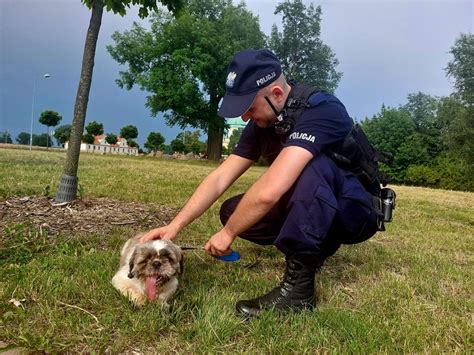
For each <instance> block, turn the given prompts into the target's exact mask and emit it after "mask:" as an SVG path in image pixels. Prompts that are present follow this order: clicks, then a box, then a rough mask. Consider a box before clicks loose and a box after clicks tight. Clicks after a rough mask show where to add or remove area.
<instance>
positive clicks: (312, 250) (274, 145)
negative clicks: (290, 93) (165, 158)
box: [220, 92, 377, 260]
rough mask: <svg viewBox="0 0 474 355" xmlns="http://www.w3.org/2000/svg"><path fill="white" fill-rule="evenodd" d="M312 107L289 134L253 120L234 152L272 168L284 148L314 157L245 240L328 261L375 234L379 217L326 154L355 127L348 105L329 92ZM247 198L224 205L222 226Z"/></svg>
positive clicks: (361, 189)
mask: <svg viewBox="0 0 474 355" xmlns="http://www.w3.org/2000/svg"><path fill="white" fill-rule="evenodd" d="M308 103H309V107H308V108H307V109H305V111H304V112H303V113H302V115H301V116H300V117H299V118H298V119H297V121H296V123H295V125H294V127H293V129H292V130H291V131H290V132H288V133H287V134H286V135H280V134H277V133H276V131H275V127H268V128H261V127H258V126H256V125H255V124H254V123H253V121H250V122H249V124H248V125H247V126H246V128H245V129H244V131H243V133H242V136H241V138H240V140H239V142H238V144H237V146H236V147H235V149H234V151H233V154H236V155H238V156H241V157H243V158H247V159H251V160H254V161H258V160H259V159H260V158H263V159H264V160H265V161H266V162H267V163H269V164H271V163H272V162H273V160H274V159H275V158H276V157H277V155H278V154H279V153H280V151H281V150H282V149H283V148H284V147H289V146H298V147H301V148H304V149H306V150H308V151H309V152H311V153H312V154H313V156H314V158H313V159H312V160H311V161H310V162H309V163H308V165H307V166H306V167H305V169H304V170H303V172H302V174H301V175H300V176H299V178H298V179H297V181H296V182H295V184H294V185H293V186H292V188H291V189H290V190H289V191H288V192H287V193H286V194H285V195H284V196H283V197H282V198H281V199H280V201H279V202H278V204H276V205H275V206H274V207H273V208H272V209H271V210H270V211H269V212H268V213H267V215H265V216H264V217H263V218H262V219H261V220H260V221H259V222H258V223H256V224H255V225H254V226H253V227H251V228H250V229H248V230H247V231H245V232H244V233H242V234H241V235H240V237H241V238H244V239H247V240H249V241H252V242H254V243H257V244H261V245H269V244H274V245H275V246H276V247H277V248H278V249H279V250H281V251H282V252H283V253H284V254H285V255H286V256H287V257H288V256H291V255H294V254H305V253H308V254H313V255H318V256H319V257H320V259H321V260H324V259H326V258H327V257H328V256H330V255H332V254H334V253H335V252H336V250H337V249H338V248H339V246H340V245H341V244H342V243H347V244H352V243H357V242H360V241H362V240H365V239H367V238H369V237H371V236H372V235H373V234H375V232H376V231H377V216H376V213H375V211H374V209H373V207H372V199H371V197H370V195H369V194H368V193H367V192H366V190H365V189H364V187H363V186H362V185H361V183H360V182H359V180H358V179H357V178H356V177H355V176H354V175H353V174H352V173H350V172H348V171H345V170H343V169H341V168H339V167H338V166H337V165H336V164H335V163H334V161H333V160H331V159H330V158H329V157H328V156H327V155H326V154H325V153H324V152H325V151H326V150H327V149H330V148H331V147H332V146H334V145H337V144H339V143H341V142H342V140H343V139H344V137H346V135H347V134H348V133H349V132H350V130H351V128H352V125H353V122H352V119H351V118H350V117H349V115H348V113H347V111H346V109H345V107H344V105H343V104H342V103H341V102H340V101H339V100H338V99H337V98H336V97H335V96H333V95H331V94H328V93H325V92H316V93H314V94H313V95H312V96H311V97H310V98H309V99H308ZM242 196H243V195H238V196H235V197H232V198H230V199H229V200H227V201H225V202H224V203H223V205H222V207H221V210H220V217H221V221H222V223H223V224H225V223H226V222H227V220H228V219H229V217H230V215H231V214H232V213H233V211H234V210H235V208H236V207H237V204H238V203H239V201H240V199H241V198H242Z"/></svg>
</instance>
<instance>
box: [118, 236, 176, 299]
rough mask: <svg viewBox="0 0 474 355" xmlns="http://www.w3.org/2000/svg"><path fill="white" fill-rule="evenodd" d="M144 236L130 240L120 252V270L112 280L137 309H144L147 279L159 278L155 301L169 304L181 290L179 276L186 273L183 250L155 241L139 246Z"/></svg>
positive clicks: (172, 244)
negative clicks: (179, 288) (141, 307)
mask: <svg viewBox="0 0 474 355" xmlns="http://www.w3.org/2000/svg"><path fill="white" fill-rule="evenodd" d="M141 236H142V234H140V235H137V236H136V237H134V238H131V239H129V240H127V242H126V243H125V245H124V246H123V248H122V251H121V254H120V255H121V257H120V269H119V271H118V272H117V273H116V274H115V276H114V277H113V278H112V284H113V285H114V287H115V288H116V289H117V290H119V291H120V292H121V293H122V294H123V295H124V296H126V297H128V298H129V299H130V301H132V302H133V303H134V304H135V305H137V306H142V305H144V304H145V303H146V302H147V301H148V300H149V297H148V296H147V294H146V286H145V282H146V278H147V276H154V277H157V282H156V294H157V295H156V299H155V300H156V301H157V302H159V303H162V304H164V305H166V306H167V305H168V303H167V301H168V300H169V299H170V298H171V297H172V296H173V294H174V293H175V292H176V289H177V288H178V279H177V276H178V275H180V274H181V273H182V271H183V254H182V251H181V248H180V247H179V246H177V245H175V244H174V243H173V242H171V241H169V240H153V241H148V242H145V243H140V237H141Z"/></svg>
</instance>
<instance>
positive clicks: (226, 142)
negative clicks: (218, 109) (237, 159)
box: [222, 117, 248, 148]
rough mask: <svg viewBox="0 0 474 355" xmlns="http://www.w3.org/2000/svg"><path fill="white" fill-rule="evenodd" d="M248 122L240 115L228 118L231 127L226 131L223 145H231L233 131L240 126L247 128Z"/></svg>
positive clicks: (227, 121)
mask: <svg viewBox="0 0 474 355" xmlns="http://www.w3.org/2000/svg"><path fill="white" fill-rule="evenodd" d="M247 122H248V121H247ZM247 122H244V121H243V120H242V118H240V117H236V118H227V119H226V123H227V124H228V125H229V128H228V129H226V130H225V131H224V139H223V140H222V145H223V146H224V147H226V148H227V147H228V146H229V142H230V136H231V135H232V133H233V132H234V131H235V130H237V129H239V128H245V126H247Z"/></svg>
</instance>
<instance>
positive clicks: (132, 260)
mask: <svg viewBox="0 0 474 355" xmlns="http://www.w3.org/2000/svg"><path fill="white" fill-rule="evenodd" d="M136 258H137V249H136V248H135V250H134V251H133V253H132V256H131V257H130V262H129V263H128V267H129V269H128V278H130V279H133V278H134V277H135V273H134V272H133V268H134V267H135V259H136Z"/></svg>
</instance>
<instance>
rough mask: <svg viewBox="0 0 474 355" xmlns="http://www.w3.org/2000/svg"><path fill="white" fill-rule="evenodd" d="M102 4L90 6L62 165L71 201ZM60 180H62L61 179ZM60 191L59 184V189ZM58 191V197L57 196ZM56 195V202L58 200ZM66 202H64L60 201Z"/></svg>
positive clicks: (97, 2) (96, 1)
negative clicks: (70, 181) (71, 181)
mask: <svg viewBox="0 0 474 355" xmlns="http://www.w3.org/2000/svg"><path fill="white" fill-rule="evenodd" d="M103 11H104V4H103V2H102V0H94V3H93V5H92V14H91V20H90V22H89V28H88V30H87V36H86V42H85V45H84V54H83V57H82V69H81V77H80V79H79V87H78V88H77V95H76V103H75V105H74V117H73V121H72V128H71V135H70V137H69V147H68V150H67V155H66V162H65V164H64V171H63V174H64V175H63V176H68V177H71V178H75V180H76V184H75V187H73V189H75V190H76V191H74V192H73V193H70V195H73V196H72V197H70V198H68V199H69V201H72V200H73V199H74V198H75V195H76V192H77V177H76V176H77V168H78V165H79V153H80V149H81V140H82V133H83V131H84V123H85V118H86V111H87V103H88V101H89V91H90V88H91V82H92V72H93V69H94V57H95V49H96V45H97V38H98V37H99V30H100V25H101V22H102V13H103ZM61 179H62V178H61ZM59 190H61V183H60V188H59ZM59 190H58V195H59ZM58 195H57V196H56V200H59V198H58ZM61 202H66V201H61Z"/></svg>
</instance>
